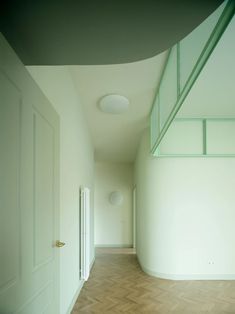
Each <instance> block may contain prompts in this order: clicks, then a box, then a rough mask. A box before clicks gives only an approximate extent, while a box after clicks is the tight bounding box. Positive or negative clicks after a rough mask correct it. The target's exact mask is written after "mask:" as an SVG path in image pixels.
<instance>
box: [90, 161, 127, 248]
mask: <svg viewBox="0 0 235 314" xmlns="http://www.w3.org/2000/svg"><path fill="white" fill-rule="evenodd" d="M132 188H133V164H126V163H106V162H105V163H101V162H97V163H96V164H95V245H97V246H110V247H116V246H117V247H122V246H127V247H131V246H132ZM112 191H120V192H122V194H123V196H124V199H123V203H122V205H120V206H115V205H112V204H111V203H110V202H109V194H110V193H111V192H112Z"/></svg>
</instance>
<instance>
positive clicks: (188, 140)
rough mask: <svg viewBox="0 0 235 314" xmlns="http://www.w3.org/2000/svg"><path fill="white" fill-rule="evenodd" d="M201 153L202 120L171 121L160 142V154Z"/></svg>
mask: <svg viewBox="0 0 235 314" xmlns="http://www.w3.org/2000/svg"><path fill="white" fill-rule="evenodd" d="M161 154H162V155H183V154H184V155H198V154H199V155H201V154H203V124H202V120H182V121H180V120H176V121H174V122H172V124H171V126H170V128H169V129H168V131H167V132H166V135H165V137H164V138H163V140H162V142H161V144H160V155H161Z"/></svg>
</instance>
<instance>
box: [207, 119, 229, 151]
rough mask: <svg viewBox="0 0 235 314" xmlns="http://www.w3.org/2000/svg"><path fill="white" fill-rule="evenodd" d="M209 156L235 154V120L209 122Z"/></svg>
mask: <svg viewBox="0 0 235 314" xmlns="http://www.w3.org/2000/svg"><path fill="white" fill-rule="evenodd" d="M206 125H207V154H219V155H222V154H235V120H209V121H207V123H206Z"/></svg>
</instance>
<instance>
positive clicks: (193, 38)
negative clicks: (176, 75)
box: [179, 1, 227, 92]
mask: <svg viewBox="0 0 235 314" xmlns="http://www.w3.org/2000/svg"><path fill="white" fill-rule="evenodd" d="M226 3H227V1H225V2H224V3H223V4H222V5H221V6H220V7H219V8H218V9H217V10H216V11H215V12H214V13H213V14H211V15H210V16H209V17H208V18H207V19H206V20H205V21H204V22H203V23H202V24H200V25H199V26H198V27H197V28H196V29H195V30H194V31H192V32H191V33H190V34H189V35H188V36H187V37H185V38H184V39H183V40H181V41H180V43H179V47H180V92H181V91H182V90H183V88H184V86H185V83H186V81H187V80H188V78H189V76H190V74H191V72H192V70H193V68H194V66H195V64H196V63H197V60H198V58H199V56H200V54H201V53H202V51H203V48H204V47H205V45H206V43H207V41H208V39H209V37H210V35H211V33H212V31H213V29H214V27H215V25H216V24H217V22H218V20H219V18H220V15H221V13H222V11H223V10H224V8H225V6H226Z"/></svg>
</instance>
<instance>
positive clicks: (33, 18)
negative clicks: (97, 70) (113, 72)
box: [0, 0, 223, 65]
mask: <svg viewBox="0 0 235 314" xmlns="http://www.w3.org/2000/svg"><path fill="white" fill-rule="evenodd" d="M222 2H223V1H221V0H191V1H188V0H171V1H164V0H161V1H156V0H145V1H137V0H135V1H134V0H129V1H128V0H126V1H124V0H119V1H108V0H99V1H89V2H88V1H85V0H83V1H81V0H77V1H76V0H67V1H66V0H61V1H57V0H50V1H49V0H47V1H46V0H41V1H38V2H37V1H26V0H15V1H13V0H8V1H7V2H6V3H5V6H4V7H3V9H1V16H0V21H1V22H0V23H1V24H0V27H1V32H2V33H3V35H4V36H5V37H6V39H7V40H8V42H9V44H10V45H11V46H12V47H13V49H14V50H15V51H16V53H17V54H18V56H19V57H20V59H21V60H22V62H23V63H24V64H25V65H101V64H102V65H105V64H123V63H131V62H135V61H141V60H144V59H148V58H151V57H153V56H156V55H157V54H159V53H161V52H163V51H165V50H167V49H168V48H170V47H171V46H173V45H174V44H175V43H176V42H178V41H179V40H181V39H182V38H184V37H185V36H186V35H187V34H189V33H190V32H191V31H192V30H193V29H194V28H195V27H197V26H198V25H199V24H200V23H201V22H202V21H203V20H205V19H206V18H207V17H208V16H209V15H210V14H211V13H212V12H214V10H216V8H217V7H218V6H219V5H220V4H221V3H222Z"/></svg>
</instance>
